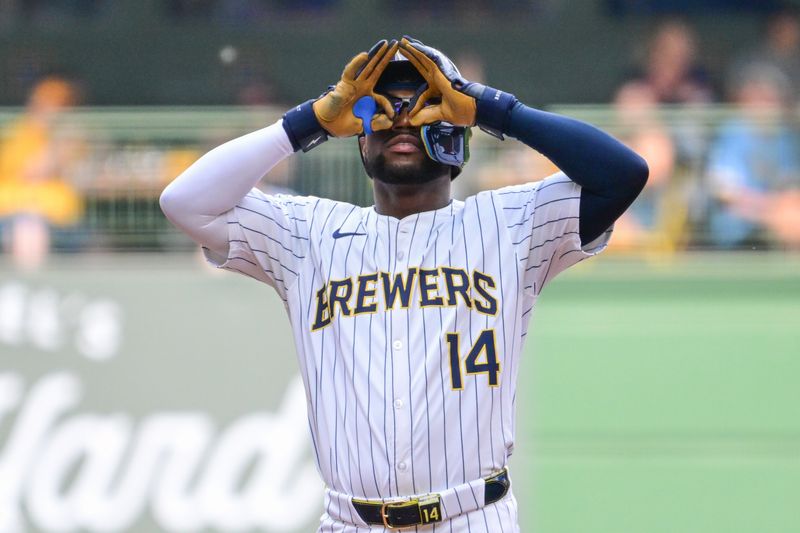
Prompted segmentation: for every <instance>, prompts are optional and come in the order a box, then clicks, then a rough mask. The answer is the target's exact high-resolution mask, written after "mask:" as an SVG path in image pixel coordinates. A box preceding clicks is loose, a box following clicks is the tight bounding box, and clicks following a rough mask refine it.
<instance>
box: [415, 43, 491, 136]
mask: <svg viewBox="0 0 800 533" xmlns="http://www.w3.org/2000/svg"><path fill="white" fill-rule="evenodd" d="M400 53H401V54H403V55H404V56H406V57H407V58H408V60H409V61H411V63H412V64H413V65H414V67H415V68H416V69H417V70H418V71H419V73H420V74H422V77H424V78H425V81H427V82H428V88H427V89H426V90H425V91H424V92H423V93H422V94H421V95H419V97H417V98H416V99H415V100H414V101H413V102H412V108H411V110H410V111H409V113H408V115H409V117H410V122H411V124H412V125H414V126H422V125H425V124H433V123H436V122H441V121H444V122H449V123H450V124H453V125H455V126H474V125H475V109H476V102H475V98H474V97H473V96H470V95H468V94H465V93H463V92H461V91H460V90H459V89H458V88H460V87H463V86H464V85H466V84H468V82H467V81H466V80H464V78H462V77H461V74H460V73H459V72H458V69H457V68H456V66H455V65H454V64H453V62H452V61H450V58H448V57H447V56H446V55H444V54H443V53H442V52H440V51H439V50H436V49H435V48H431V47H430V46H426V45H424V44H422V43H421V42H420V41H417V40H416V39H413V38H411V37H408V36H406V37H403V39H402V40H401V41H400ZM456 87H458V88H456ZM438 98H441V103H437V104H434V105H427V106H426V104H427V103H428V102H429V101H430V100H432V99H438Z"/></svg>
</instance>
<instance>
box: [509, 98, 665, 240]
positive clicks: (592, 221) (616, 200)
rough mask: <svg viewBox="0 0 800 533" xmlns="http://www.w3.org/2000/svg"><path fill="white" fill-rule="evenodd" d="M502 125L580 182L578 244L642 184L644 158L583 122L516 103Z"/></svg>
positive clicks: (603, 228)
mask: <svg viewBox="0 0 800 533" xmlns="http://www.w3.org/2000/svg"><path fill="white" fill-rule="evenodd" d="M505 129H506V131H505V133H506V134H508V135H510V136H511V137H514V138H516V139H519V140H520V141H522V142H523V143H525V144H526V145H528V146H530V147H531V148H533V149H535V150H537V151H539V152H541V153H542V155H544V156H545V157H547V158H548V159H550V160H551V161H552V162H553V163H554V164H555V165H556V166H557V167H558V168H559V169H561V171H562V172H564V174H566V175H567V176H568V177H569V178H570V179H571V180H572V181H574V182H575V183H577V184H578V185H580V186H581V205H580V238H581V244H586V243H589V242H592V241H593V240H594V239H596V238H597V237H599V236H600V234H601V233H603V232H604V231H606V230H607V229H608V228H609V227H610V226H611V224H613V223H614V221H615V220H616V219H617V218H619V216H620V215H621V214H622V213H624V212H625V210H626V209H627V208H628V207H629V206H630V205H631V204H632V203H633V201H634V200H635V199H636V197H637V196H638V195H639V193H640V192H641V191H642V188H644V185H645V183H646V182H647V176H648V173H649V170H648V168H647V163H646V162H645V160H644V159H642V158H641V157H640V156H639V155H638V154H636V153H635V152H633V151H632V150H630V149H629V148H628V147H626V146H624V145H623V144H622V143H620V142H619V141H617V140H616V139H614V138H613V137H611V136H610V135H608V134H606V133H603V132H602V131H600V130H599V129H597V128H595V127H594V126H590V125H589V124H586V123H585V122H581V121H579V120H575V119H572V118H568V117H565V116H562V115H557V114H554V113H547V112H545V111H539V110H537V109H532V108H530V107H527V106H525V105H523V104H521V103H516V104H515V105H514V107H513V108H512V110H511V113H510V116H509V120H508V122H507V127H506V128H505Z"/></svg>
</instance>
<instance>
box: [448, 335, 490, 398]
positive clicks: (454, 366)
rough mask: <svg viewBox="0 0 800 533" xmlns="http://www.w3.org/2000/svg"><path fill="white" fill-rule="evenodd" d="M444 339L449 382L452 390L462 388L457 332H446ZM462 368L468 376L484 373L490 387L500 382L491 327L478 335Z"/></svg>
mask: <svg viewBox="0 0 800 533" xmlns="http://www.w3.org/2000/svg"><path fill="white" fill-rule="evenodd" d="M445 340H446V341H447V347H448V352H449V354H450V384H451V386H452V387H453V390H462V389H463V388H464V382H463V376H462V371H461V354H460V353H459V342H458V341H459V334H458V333H448V334H447V335H446V336H445ZM484 354H485V355H484ZM464 370H465V372H466V375H468V376H469V375H471V374H486V375H487V378H488V380H489V386H490V387H497V386H498V385H499V384H500V379H499V374H500V363H498V362H497V349H496V347H495V342H494V330H493V329H485V330H483V331H481V334H480V335H478V338H477V339H476V340H475V343H474V344H473V345H472V348H471V349H470V350H469V353H467V356H466V358H464Z"/></svg>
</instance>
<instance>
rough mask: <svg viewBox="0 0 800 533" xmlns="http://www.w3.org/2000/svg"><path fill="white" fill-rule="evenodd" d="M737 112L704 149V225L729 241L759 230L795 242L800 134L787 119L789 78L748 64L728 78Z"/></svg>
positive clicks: (749, 239)
mask: <svg viewBox="0 0 800 533" xmlns="http://www.w3.org/2000/svg"><path fill="white" fill-rule="evenodd" d="M733 84H734V85H733V88H732V91H731V93H732V94H733V95H734V98H735V103H736V106H737V108H738V111H739V113H738V115H737V116H736V117H735V118H732V119H730V120H729V121H727V122H725V123H724V124H723V125H722V126H721V127H720V130H719V134H718V137H717V139H716V142H715V143H714V145H713V146H712V148H711V152H710V154H709V167H708V172H709V177H710V187H711V191H710V193H711V195H712V197H713V198H714V203H713V205H712V211H711V214H710V218H709V229H710V232H711V237H712V238H713V239H714V242H715V243H716V244H718V245H721V246H726V247H734V246H742V245H746V244H756V243H760V242H761V238H762V230H766V231H767V232H768V234H770V235H771V236H772V237H773V238H775V239H777V240H778V241H779V242H782V243H784V244H786V245H789V246H792V247H797V246H800V135H798V132H797V130H796V127H795V126H796V125H795V124H793V123H790V122H789V121H788V120H787V117H788V116H789V115H788V114H787V113H785V111H786V110H787V104H788V102H789V100H790V96H791V84H790V82H789V80H788V78H787V77H786V76H785V75H784V74H783V73H782V72H781V71H780V70H779V69H778V68H776V67H774V66H772V65H765V64H752V65H750V66H749V67H747V68H745V69H743V70H742V71H741V72H739V75H738V77H737V78H736V79H735V80H734V81H733Z"/></svg>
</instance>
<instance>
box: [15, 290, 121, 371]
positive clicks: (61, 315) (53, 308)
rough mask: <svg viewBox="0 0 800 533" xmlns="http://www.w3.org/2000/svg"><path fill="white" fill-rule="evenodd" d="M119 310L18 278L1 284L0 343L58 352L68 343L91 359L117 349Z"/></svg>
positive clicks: (104, 302)
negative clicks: (25, 283) (23, 281)
mask: <svg viewBox="0 0 800 533" xmlns="http://www.w3.org/2000/svg"><path fill="white" fill-rule="evenodd" d="M121 343H122V310H121V309H120V306H119V305H118V304H117V303H115V302H113V301H111V300H107V299H101V298H95V299H92V298H88V297H86V296H84V295H82V294H80V293H70V294H67V295H61V294H59V293H58V292H56V291H55V290H53V289H49V288H41V289H32V288H29V287H27V286H25V285H24V284H22V283H20V282H9V283H5V284H3V285H0V344H7V345H9V346H23V345H30V346H33V347H34V348H36V349H38V350H42V351H44V352H58V351H59V350H62V349H63V348H65V347H66V346H69V345H70V344H71V345H72V347H73V348H74V349H75V350H77V351H78V353H80V354H81V355H83V356H84V357H86V358H88V359H92V360H95V361H102V360H106V359H110V358H112V357H114V356H115V355H117V354H118V353H119V349H120V346H121Z"/></svg>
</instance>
